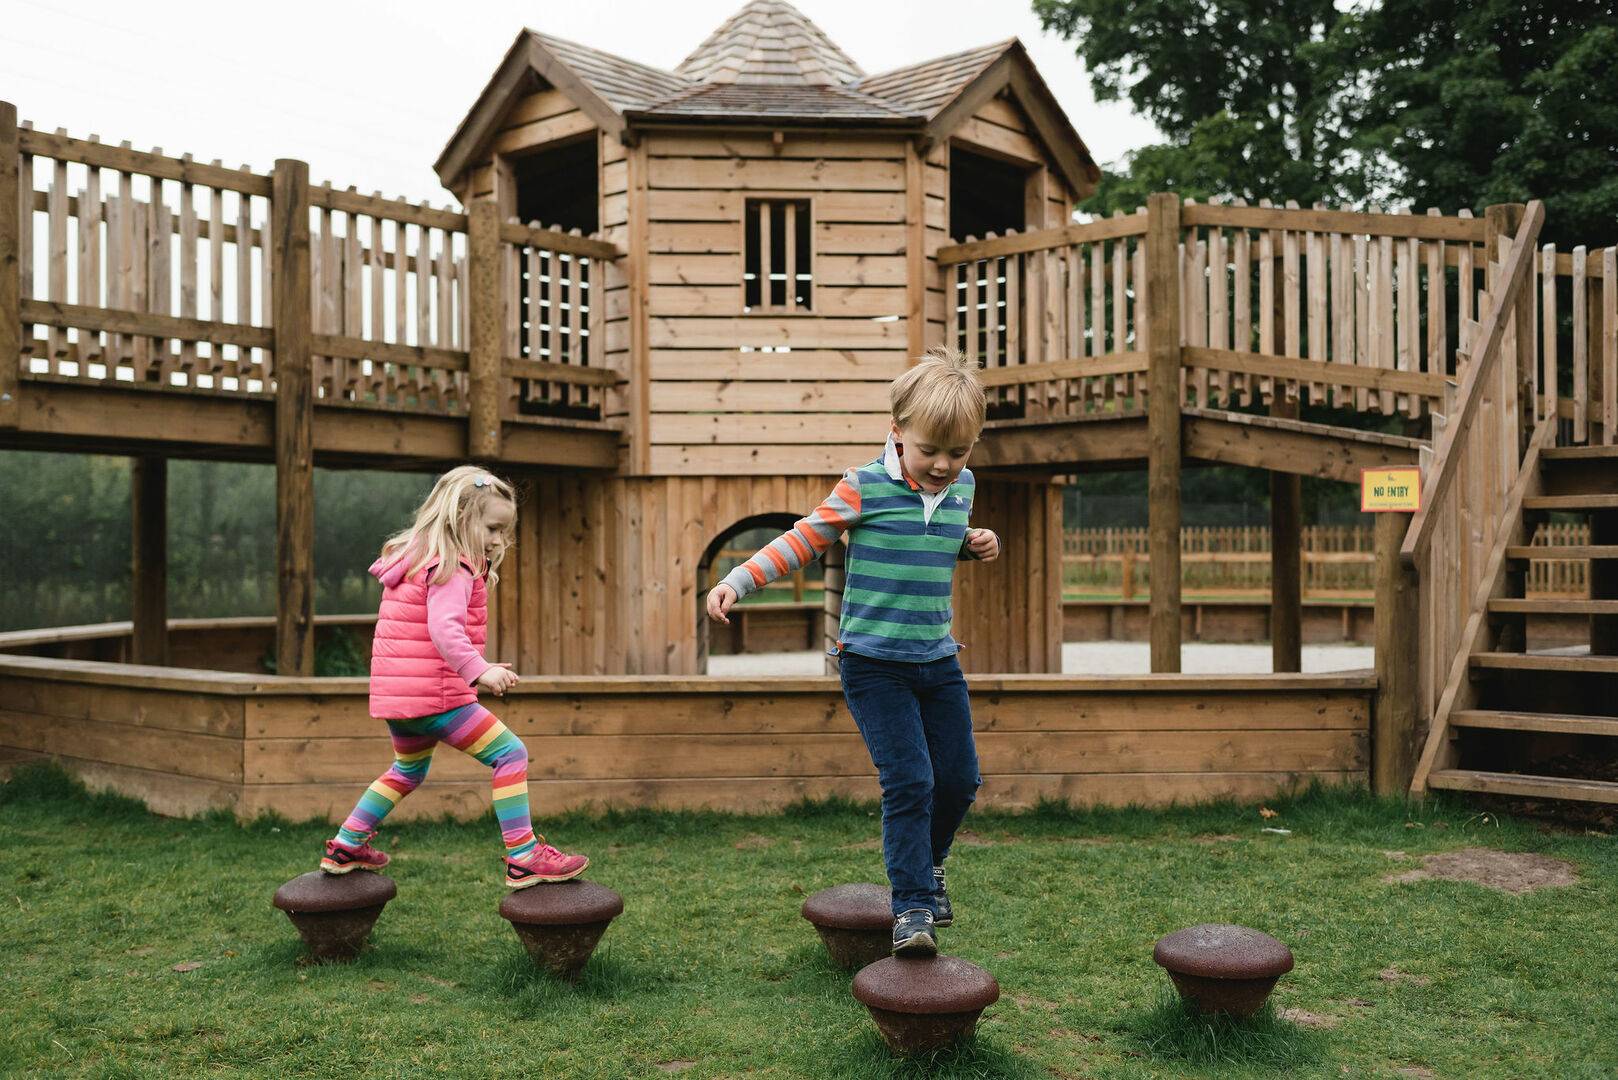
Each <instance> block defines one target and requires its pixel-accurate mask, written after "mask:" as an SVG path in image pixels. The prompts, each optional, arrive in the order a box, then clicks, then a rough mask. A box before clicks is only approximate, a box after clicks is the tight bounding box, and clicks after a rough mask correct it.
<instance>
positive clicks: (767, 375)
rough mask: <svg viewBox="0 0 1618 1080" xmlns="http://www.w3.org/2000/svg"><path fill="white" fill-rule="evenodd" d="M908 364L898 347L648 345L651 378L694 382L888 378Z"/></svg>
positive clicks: (888, 379) (897, 374) (882, 380)
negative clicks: (783, 348) (746, 349)
mask: <svg viewBox="0 0 1618 1080" xmlns="http://www.w3.org/2000/svg"><path fill="white" fill-rule="evenodd" d="M908 366H909V354H908V353H906V352H905V351H904V350H903V349H793V350H792V351H791V352H742V351H741V350H739V349H653V350H652V351H651V372H652V378H653V379H654V380H657V381H670V380H680V381H689V380H695V381H698V382H713V381H715V380H720V381H726V382H729V381H735V380H744V381H747V380H752V381H765V382H781V381H786V380H793V379H796V380H829V381H842V382H847V381H854V380H864V381H869V382H881V383H886V382H890V381H892V380H893V379H896V378H898V377H899V375H900V374H902V373H903V372H904V370H905V368H907V367H908Z"/></svg>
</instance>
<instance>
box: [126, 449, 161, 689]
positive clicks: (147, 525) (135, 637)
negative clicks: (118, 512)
mask: <svg viewBox="0 0 1618 1080" xmlns="http://www.w3.org/2000/svg"><path fill="white" fill-rule="evenodd" d="M168 487H169V484H168V461H167V460H166V459H165V458H161V457H138V458H135V459H134V461H132V462H131V463H130V470H129V520H130V526H131V529H130V531H131V536H130V568H129V569H130V590H129V598H130V608H131V612H132V616H131V617H132V622H133V627H132V630H131V637H130V649H129V662H130V663H132V664H152V665H154V666H157V667H163V666H166V665H167V664H168V662H169V633H168V621H169V605H168V585H169V579H168Z"/></svg>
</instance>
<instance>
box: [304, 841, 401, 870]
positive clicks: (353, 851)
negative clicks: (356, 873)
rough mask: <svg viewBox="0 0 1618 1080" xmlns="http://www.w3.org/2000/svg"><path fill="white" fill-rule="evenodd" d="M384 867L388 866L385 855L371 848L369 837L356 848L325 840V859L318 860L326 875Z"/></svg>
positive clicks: (340, 842)
mask: <svg viewBox="0 0 1618 1080" xmlns="http://www.w3.org/2000/svg"><path fill="white" fill-rule="evenodd" d="M375 835H376V834H375V833H372V834H371V836H375ZM386 865H388V856H387V853H386V852H381V851H378V850H377V849H376V848H374V847H372V846H371V837H370V836H367V837H366V838H365V842H364V843H362V844H360V845H359V846H358V847H355V846H354V845H352V844H345V843H343V842H342V841H341V840H337V839H331V840H327V841H326V857H325V858H323V859H321V860H320V868H321V869H322V870H324V871H325V872H326V873H328V874H346V873H348V872H349V871H350V870H380V869H382V868H383V867H384V866H386Z"/></svg>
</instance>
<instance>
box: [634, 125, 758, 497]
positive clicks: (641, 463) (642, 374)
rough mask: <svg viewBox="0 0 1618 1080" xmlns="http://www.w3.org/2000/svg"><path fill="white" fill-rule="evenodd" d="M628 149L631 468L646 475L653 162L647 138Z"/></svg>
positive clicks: (649, 439) (648, 468) (648, 455)
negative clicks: (647, 151) (648, 271)
mask: <svg viewBox="0 0 1618 1080" xmlns="http://www.w3.org/2000/svg"><path fill="white" fill-rule="evenodd" d="M625 153H626V154H627V157H628V163H627V166H626V171H627V173H628V183H629V243H628V247H629V257H628V258H627V259H625V260H624V271H625V272H624V279H625V284H626V285H627V286H628V288H629V394H628V395H627V399H628V405H629V424H628V433H629V459H628V471H629V472H630V473H632V474H633V473H641V474H644V473H647V472H650V471H651V468H652V437H651V430H650V427H651V412H652V385H651V379H652V359H651V319H650V317H649V313H648V312H647V301H648V299H649V296H648V288H647V269H648V261H647V250H646V248H647V236H648V234H649V233H650V231H651V221H650V216H649V215H650V213H651V208H650V206H649V205H648V202H649V198H650V195H649V188H650V183H649V177H648V175H647V171H648V169H649V168H650V164H649V162H648V161H647V158H646V144H645V143H644V142H640V143H637V144H635V145H633V146H629V147H627V148H626V150H625ZM739 284H740V283H739V282H738V285H739Z"/></svg>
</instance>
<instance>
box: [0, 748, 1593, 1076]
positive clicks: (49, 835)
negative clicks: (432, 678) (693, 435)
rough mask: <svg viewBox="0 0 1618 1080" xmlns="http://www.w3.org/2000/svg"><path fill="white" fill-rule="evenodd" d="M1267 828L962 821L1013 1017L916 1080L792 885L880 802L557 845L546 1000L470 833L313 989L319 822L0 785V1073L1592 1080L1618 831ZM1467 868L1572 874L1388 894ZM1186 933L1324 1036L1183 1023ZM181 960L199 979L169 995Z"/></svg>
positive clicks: (423, 849)
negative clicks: (248, 819)
mask: <svg viewBox="0 0 1618 1080" xmlns="http://www.w3.org/2000/svg"><path fill="white" fill-rule="evenodd" d="M428 782H429V783H431V782H432V781H431V780H429V781H428ZM356 794H357V792H356ZM1270 806H1271V807H1273V808H1274V809H1275V810H1277V811H1279V817H1276V818H1273V819H1265V818H1262V817H1260V815H1259V814H1258V811H1257V808H1256V807H1252V806H1246V807H1242V806H1232V805H1212V806H1204V807H1197V808H1191V809H1178V810H1170V811H1162V812H1148V811H1142V810H1128V811H1123V810H1120V811H1088V812H1077V811H1072V810H1068V809H1066V808H1063V807H1057V806H1048V807H1041V808H1039V809H1037V810H1034V811H1031V812H1029V813H1027V814H1023V815H1016V816H1013V815H1005V814H992V813H981V814H975V815H974V816H973V817H972V818H971V819H970V820H969V821H968V828H969V829H970V830H971V834H972V835H968V836H967V837H965V838H964V839H963V842H962V843H961V845H960V846H959V847H958V849H957V855H956V858H955V859H953V860H952V863H951V868H952V876H951V883H952V891H953V893H954V894H955V897H956V903H957V907H958V910H959V921H958V924H957V925H956V926H955V927H954V928H953V929H950V930H946V931H944V933H943V940H944V943H945V946H946V948H947V949H948V951H950V952H952V953H954V954H957V955H960V956H963V957H965V958H967V959H969V960H972V961H974V962H976V963H979V964H982V965H984V966H985V967H987V968H989V969H990V970H991V971H992V972H994V974H995V975H996V977H997V978H998V979H999V980H1000V985H1001V988H1002V997H1001V1000H1000V1002H999V1003H998V1004H996V1005H994V1006H993V1007H991V1008H990V1009H989V1011H988V1012H987V1013H986V1014H985V1016H984V1019H983V1022H982V1024H981V1025H980V1028H979V1036H978V1038H977V1039H976V1041H974V1042H972V1043H970V1044H968V1045H966V1046H965V1047H963V1048H960V1049H957V1050H953V1051H949V1052H946V1053H943V1054H941V1055H938V1056H936V1057H935V1058H933V1059H930V1060H927V1061H910V1062H903V1061H895V1060H894V1059H892V1058H891V1057H890V1056H889V1055H888V1054H887V1052H886V1051H885V1050H884V1048H883V1047H882V1045H881V1043H880V1042H879V1041H878V1040H877V1038H876V1036H875V1034H874V1029H873V1028H872V1026H871V1024H870V1022H869V1020H868V1018H867V1017H866V1016H865V1014H864V1011H863V1010H862V1009H861V1008H860V1007H859V1006H858V1005H857V1004H856V1003H855V1002H854V1001H853V1000H852V998H851V997H850V995H849V977H848V976H847V975H846V974H844V973H842V972H840V971H838V970H836V969H834V968H832V967H831V966H830V965H829V963H828V962H827V961H826V960H825V958H824V955H823V952H822V950H821V948H820V946H819V944H818V942H817V941H816V939H815V937H814V934H813V932H812V931H811V929H810V928H809V926H808V925H807V924H806V923H804V922H803V921H802V920H801V919H800V918H799V916H798V907H799V905H800V904H801V903H802V900H803V897H804V895H805V894H807V893H809V892H813V891H814V890H816V889H819V888H823V887H825V886H828V885H832V884H836V883H839V882H844V881H857V880H881V875H882V867H881V861H880V853H879V852H877V851H876V850H874V848H873V846H872V845H871V843H870V841H871V840H872V838H874V837H875V836H876V835H877V832H878V821H877V818H876V817H875V816H874V814H873V812H872V809H871V808H870V807H864V806H855V805H849V804H844V803H835V804H823V805H822V804H817V805H810V806H803V807H799V808H796V809H794V810H793V811H791V812H788V813H785V814H779V815H773V816H763V817H745V818H744V817H731V816H724V815H713V814H660V813H649V812H635V813H612V814H607V815H605V816H597V817H589V816H584V815H569V816H566V817H562V818H559V819H555V820H551V821H547V822H544V823H543V824H544V826H545V831H546V832H548V833H549V834H550V835H551V837H552V838H553V839H555V840H556V841H558V842H560V843H561V844H563V845H565V846H566V847H569V848H576V849H579V850H583V851H585V852H587V853H589V854H590V855H592V856H593V857H594V859H595V860H596V861H595V866H594V867H593V868H592V871H591V876H592V877H593V878H594V879H595V880H597V881H600V882H602V883H604V884H606V885H609V886H611V887H613V888H615V889H617V890H619V891H620V892H621V893H623V894H624V897H625V900H626V905H627V907H626V911H625V913H624V915H623V917H622V918H620V919H619V920H618V921H617V922H616V923H615V924H614V925H613V927H612V928H611V930H610V931H609V932H608V934H607V937H606V939H605V940H604V942H603V944H602V947H601V949H600V950H599V951H598V953H597V955H596V957H595V958H594V959H593V960H592V961H591V965H590V967H589V968H588V969H587V971H586V973H585V976H584V978H583V980H582V982H581V984H580V985H579V986H578V987H576V988H569V987H565V986H561V985H558V984H556V983H554V982H552V981H551V980H550V979H548V978H547V977H544V976H542V975H539V974H536V973H535V971H534V970H533V969H532V968H531V967H530V966H529V965H528V964H527V962H526V960H525V959H524V958H523V954H522V953H521V951H520V948H519V946H518V943H517V940H516V937H515V936H514V935H513V934H512V933H511V931H510V929H509V928H508V927H507V926H506V925H505V924H504V923H503V922H502V921H501V920H500V919H499V918H498V917H497V916H496V914H495V906H496V904H497V903H498V902H499V899H500V896H501V893H502V892H503V889H502V887H501V886H500V884H499V881H498V877H497V874H498V869H499V863H498V847H497V840H496V831H495V827H494V824H493V822H492V821H490V820H484V821H479V822H472V823H465V824H454V823H433V824H426V823H416V824H401V825H399V826H397V827H394V828H388V829H386V830H385V834H384V836H383V838H382V844H383V846H384V847H385V848H387V849H388V850H389V851H391V852H392V853H393V854H394V856H395V862H394V865H393V867H392V869H391V871H390V872H391V874H392V876H393V877H394V879H395V880H396V881H397V882H398V884H399V898H398V899H397V900H395V901H394V902H393V903H392V904H391V905H390V906H389V907H388V909H387V911H386V912H385V913H384V914H383V917H382V920H381V922H380V923H379V924H378V926H377V929H376V931H375V933H374V935H373V939H372V940H373V947H372V948H371V949H369V950H368V951H367V952H366V953H365V954H364V955H362V956H361V958H360V959H359V960H358V961H357V962H356V963H354V964H352V965H347V966H329V967H320V966H306V965H302V964H300V963H299V955H300V948H299V945H298V943H297V939H296V936H295V934H294V933H293V930H292V928H291V926H290V925H289V924H288V923H287V921H286V919H285V917H284V916H283V915H282V914H281V913H280V912H278V911H275V910H273V909H272V908H271V907H270V904H269V898H270V894H271V892H272V891H273V890H274V888H275V887H276V885H278V884H279V883H280V882H281V881H283V880H285V879H286V878H289V877H291V876H293V875H294V874H297V873H300V872H302V871H304V870H307V869H309V868H311V867H313V865H314V862H315V859H316V857H317V853H318V850H319V846H320V843H321V841H322V840H323V839H324V837H325V836H326V835H327V833H328V829H327V828H326V827H324V826H321V825H318V824H290V823H287V822H285V821H277V820H260V821H257V822H254V823H252V824H249V825H238V824H237V823H235V822H233V821H231V820H230V819H228V818H226V817H223V816H214V817H209V818H204V819H200V820H191V821H180V820H173V819H166V818H158V817H153V816H150V815H148V814H147V813H146V812H145V811H144V810H143V809H142V808H141V807H139V806H138V805H136V804H133V803H130V802H127V801H125V800H120V799H116V798H111V797H105V796H90V795H86V794H84V793H83V792H82V790H78V789H76V788H75V787H74V786H73V785H72V784H71V783H69V782H68V781H67V780H66V778H65V777H63V776H62V775H61V774H60V773H57V772H55V771H52V770H49V769H39V768H34V769H27V770H22V771H20V772H19V773H18V774H17V776H16V777H15V778H14V779H13V780H12V781H11V782H10V783H9V784H7V785H5V786H3V787H0V883H3V892H0V907H3V909H4V914H3V916H0V928H3V933H4V943H5V963H4V968H3V971H4V991H3V993H0V1074H5V1075H28V1076H51V1075H61V1076H94V1077H101V1076H138V1077H173V1076H189V1075H210V1076H212V1075H245V1076H273V1077H291V1076H322V1075H377V1076H418V1075H446V1076H493V1075H496V1074H499V1075H515V1074H519V1073H526V1074H529V1075H534V1076H545V1077H602V1078H608V1077H647V1076H651V1077H658V1076H663V1075H678V1076H682V1077H734V1076H741V1075H756V1076H760V1077H813V1078H817V1080H818V1078H831V1080H836V1078H844V1077H847V1078H854V1077H861V1078H863V1077H872V1078H876V1077H883V1078H886V1077H921V1076H951V1077H955V1076H959V1077H995V1078H999V1077H1006V1078H1011V1080H1022V1078H1031V1077H1052V1076H1055V1077H1152V1076H1197V1077H1204V1076H1210V1077H1273V1076H1288V1077H1294V1076H1296V1077H1341V1076H1352V1077H1364V1076H1390V1077H1391V1076H1399V1075H1436V1076H1444V1077H1523V1076H1544V1077H1558V1078H1561V1077H1581V1076H1589V1077H1595V1076H1610V1075H1611V1068H1612V1064H1613V1063H1614V1062H1618V994H1615V993H1614V992H1613V987H1614V985H1615V983H1618V919H1615V918H1614V912H1615V911H1618V849H1615V848H1614V842H1613V840H1612V839H1610V838H1607V837H1600V836H1590V835H1583V834H1562V833H1550V832H1545V831H1542V830H1541V829H1539V828H1538V827H1536V826H1533V825H1530V824H1526V823H1519V822H1512V821H1504V822H1501V821H1497V820H1496V819H1494V818H1486V817H1483V816H1481V815H1475V814H1473V813H1472V812H1471V811H1470V810H1468V809H1466V808H1465V807H1464V806H1462V805H1460V804H1456V803H1446V802H1437V803H1432V804H1428V805H1427V806H1425V807H1423V808H1421V809H1419V810H1417V811H1414V813H1415V814H1416V815H1417V816H1415V817H1410V816H1407V813H1406V811H1405V809H1404V808H1403V807H1402V806H1401V805H1398V804H1395V803H1388V802H1378V801H1376V800H1373V799H1371V798H1369V797H1368V796H1365V795H1363V794H1356V793H1352V792H1341V791H1339V792H1315V793H1311V794H1308V795H1305V796H1301V797H1299V798H1298V799H1296V800H1290V801H1276V802H1272V803H1271V804H1270ZM1266 825H1270V826H1283V827H1285V828H1288V829H1291V830H1292V832H1291V835H1288V836H1280V835H1274V834H1267V833H1263V832H1261V831H1260V830H1261V828H1263V827H1264V826H1266ZM1477 844H1487V845H1490V846H1494V847H1498V848H1503V849H1509V850H1532V851H1539V852H1544V853H1547V854H1551V855H1556V856H1560V857H1562V858H1566V859H1570V860H1572V861H1573V862H1574V863H1575V864H1576V865H1577V867H1578V870H1579V874H1580V877H1581V880H1580V882H1579V884H1577V885H1575V886H1572V887H1570V888H1561V889H1546V890H1542V891H1539V892H1535V893H1532V894H1528V895H1523V896H1509V895H1506V894H1503V893H1500V892H1496V891H1493V890H1488V889H1484V888H1481V887H1478V886H1474V885H1470V884H1465V883H1456V882H1439V881H1426V882H1420V883H1413V884H1387V883H1385V882H1384V881H1383V879H1384V877H1386V876H1387V875H1389V874H1390V872H1393V871H1398V870H1403V869H1407V868H1409V867H1411V866H1413V865H1415V864H1416V859H1415V856H1417V855H1418V854H1420V853H1423V852H1431V851H1437V850H1443V849H1448V848H1455V847H1462V846H1470V845H1477ZM1389 852H1395V853H1397V852H1404V853H1407V854H1404V855H1399V854H1389ZM1203 921H1234V922H1241V923H1244V924H1247V925H1250V926H1255V927H1258V928H1260V929H1263V930H1266V931H1269V932H1271V933H1274V934H1275V935H1276V936H1278V937H1280V938H1281V939H1282V940H1283V941H1286V942H1287V943H1288V944H1290V945H1291V947H1292V949H1293V951H1294V953H1295V954H1296V957H1297V969H1296V970H1295V971H1294V972H1293V973H1292V974H1290V975H1288V976H1286V977H1285V978H1284V979H1282V981H1281V984H1280V986H1279V987H1278V988H1277V991H1276V995H1275V998H1274V1001H1275V1003H1276V1006H1277V1008H1278V1009H1280V1010H1303V1011H1304V1012H1306V1013H1310V1014H1314V1016H1316V1017H1320V1018H1325V1021H1326V1022H1328V1023H1331V1024H1333V1025H1334V1026H1330V1027H1317V1028H1303V1027H1300V1026H1298V1025H1297V1024H1294V1023H1292V1022H1291V1021H1290V1020H1288V1019H1286V1018H1285V1016H1286V1015H1296V1014H1285V1015H1282V1016H1277V1015H1275V1014H1267V1015H1264V1016H1261V1017H1260V1018H1259V1019H1258V1020H1257V1021H1256V1022H1255V1023H1253V1024H1249V1025H1223V1026H1221V1025H1217V1024H1212V1025H1211V1024H1208V1023H1206V1022H1205V1021H1203V1020H1201V1019H1198V1018H1192V1017H1187V1016H1186V1015H1185V1014H1184V1012H1183V1011H1182V1010H1180V1009H1179V1008H1178V1006H1177V1005H1175V1004H1174V1001H1173V999H1172V998H1170V997H1169V996H1168V995H1167V994H1166V987H1167V981H1166V979H1165V977H1164V975H1163V973H1162V972H1161V971H1159V970H1158V969H1157V968H1156V967H1155V966H1154V965H1153V964H1152V962H1151V948H1152V942H1153V941H1154V940H1155V939H1156V938H1157V937H1158V936H1159V935H1161V934H1163V933H1165V932H1168V931H1171V930H1174V929H1178V928H1179V927H1182V926H1185V925H1188V924H1191V923H1196V922H1203ZM184 963H200V965H201V966H200V967H198V968H196V969H195V970H192V971H189V972H183V973H180V972H176V971H174V970H173V968H174V967H175V965H177V964H184ZM1386 969H1396V970H1397V972H1399V973H1401V974H1400V977H1398V978H1393V979H1383V978H1381V977H1379V972H1383V971H1384V970H1386ZM683 1062H693V1063H694V1064H693V1065H691V1066H690V1067H689V1068H685V1069H683V1070H682V1071H675V1070H676V1069H679V1067H680V1063H683ZM660 1066H662V1067H664V1068H662V1069H660ZM1402 1068H1405V1069H1411V1068H1414V1069H1420V1070H1427V1072H1426V1073H1422V1072H1414V1073H1406V1074H1401V1073H1400V1072H1399V1071H1398V1070H1400V1069H1402Z"/></svg>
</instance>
